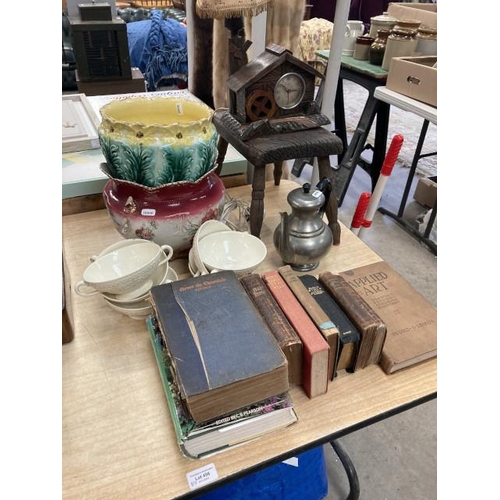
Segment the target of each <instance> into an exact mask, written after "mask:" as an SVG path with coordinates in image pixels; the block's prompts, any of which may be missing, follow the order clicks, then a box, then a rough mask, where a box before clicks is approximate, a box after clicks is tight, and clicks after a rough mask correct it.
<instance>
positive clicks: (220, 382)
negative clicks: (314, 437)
mask: <svg viewBox="0 0 500 500" xmlns="http://www.w3.org/2000/svg"><path fill="white" fill-rule="evenodd" d="M150 301H151V304H152V309H153V315H152V316H151V317H150V318H148V321H147V324H148V328H149V330H150V335H151V341H152V345H153V349H154V351H155V355H156V359H157V363H158V368H159V371H160V375H161V377H162V381H163V385H164V390H165V394H166V396H167V402H168V404H169V407H170V412H171V415H172V419H173V422H174V427H175V430H176V433H177V438H178V443H179V446H180V448H181V450H182V451H183V453H184V454H186V455H187V456H190V457H193V458H198V457H201V456H206V455H207V454H211V453H214V452H216V451H220V450H222V449H225V448H228V447H232V446H236V445H239V444H242V443H244V442H248V441H249V440H253V439H255V438H257V437H259V436H261V435H263V434H267V433H269V432H271V431H274V430H277V429H280V428H283V427H286V426H288V425H290V424H292V423H294V422H295V421H297V415H296V413H295V410H294V408H293V404H292V402H291V400H290V398H289V395H288V389H289V374H288V361H287V359H286V357H285V355H284V353H283V351H282V350H281V349H280V347H279V345H278V343H277V341H276V340H275V338H274V336H273V334H272V333H271V331H270V330H269V328H268V326H267V324H266V322H265V321H264V320H263V318H262V316H261V315H260V313H259V312H258V311H257V309H256V308H255V306H254V304H253V302H252V301H251V299H250V298H249V296H248V295H247V293H246V291H245V289H244V288H243V286H242V284H241V283H240V281H239V280H238V277H237V276H236V274H235V273H234V272H233V271H223V272H220V273H216V274H212V275H205V276H199V277H196V278H189V279H185V280H181V281H176V282H172V283H166V284H163V285H158V286H155V287H153V288H152V289H151V292H150Z"/></svg>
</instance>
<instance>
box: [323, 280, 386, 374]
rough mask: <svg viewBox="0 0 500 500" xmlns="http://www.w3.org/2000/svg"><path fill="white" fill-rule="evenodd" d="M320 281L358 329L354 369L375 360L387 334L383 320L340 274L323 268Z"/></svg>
mask: <svg viewBox="0 0 500 500" xmlns="http://www.w3.org/2000/svg"><path fill="white" fill-rule="evenodd" d="M319 281H320V283H321V284H322V285H323V286H324V287H325V289H326V290H327V291H328V292H329V293H330V294H331V295H332V296H333V298H334V299H335V300H336V301H337V302H338V303H339V304H340V306H341V307H342V309H343V310H344V312H345V313H346V314H347V315H348V316H349V318H350V319H351V321H352V322H353V323H354V324H355V325H356V326H357V328H358V330H359V332H360V333H361V341H360V346H359V351H358V355H357V358H356V362H355V364H354V371H357V370H360V369H362V368H366V367H367V366H368V365H371V364H377V363H378V362H379V360H380V356H381V353H382V348H383V346H384V341H385V337H386V334H387V326H386V325H385V323H384V322H383V321H382V320H381V319H380V317H379V316H378V315H377V313H376V312H375V311H374V310H373V309H372V308H371V307H370V305H369V304H368V303H367V302H366V301H365V300H364V299H363V298H362V297H361V296H360V295H359V294H358V293H357V292H356V291H355V290H353V288H352V287H351V286H350V285H349V283H347V281H345V280H344V279H343V278H342V276H339V275H338V274H333V273H331V272H330V271H325V272H323V273H321V274H320V275H319Z"/></svg>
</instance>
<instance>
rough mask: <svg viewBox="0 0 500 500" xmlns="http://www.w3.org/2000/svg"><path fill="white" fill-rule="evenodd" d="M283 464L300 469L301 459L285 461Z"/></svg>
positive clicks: (295, 458) (293, 458) (294, 458)
mask: <svg viewBox="0 0 500 500" xmlns="http://www.w3.org/2000/svg"><path fill="white" fill-rule="evenodd" d="M283 463H284V464H287V465H292V466H293V467H298V466H299V458H298V457H292V458H288V459H287V460H283Z"/></svg>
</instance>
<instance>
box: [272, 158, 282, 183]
mask: <svg viewBox="0 0 500 500" xmlns="http://www.w3.org/2000/svg"><path fill="white" fill-rule="evenodd" d="M282 175H283V160H279V161H275V162H274V185H275V186H279V185H280V181H281V176H282Z"/></svg>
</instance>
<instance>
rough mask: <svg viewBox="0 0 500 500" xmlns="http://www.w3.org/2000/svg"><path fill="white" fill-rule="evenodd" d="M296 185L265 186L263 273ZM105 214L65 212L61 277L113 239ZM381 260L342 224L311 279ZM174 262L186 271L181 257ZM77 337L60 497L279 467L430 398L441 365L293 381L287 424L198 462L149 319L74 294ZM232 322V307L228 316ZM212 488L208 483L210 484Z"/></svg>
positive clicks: (168, 491) (68, 347)
mask: <svg viewBox="0 0 500 500" xmlns="http://www.w3.org/2000/svg"><path fill="white" fill-rule="evenodd" d="M296 187H297V184H296V183H295V182H293V181H288V180H282V181H281V184H280V185H279V186H275V185H274V183H273V182H269V183H268V185H267V186H266V191H265V196H266V197H265V202H266V206H265V210H266V216H265V219H264V223H263V226H262V232H261V239H262V240H263V241H264V242H265V243H266V246H267V249H268V255H267V258H266V259H265V261H264V262H263V264H262V265H261V266H260V267H259V268H258V269H257V270H256V272H258V273H262V272H265V271H267V270H270V269H277V268H278V267H280V266H281V265H283V263H282V261H281V259H280V257H279V256H278V254H277V253H276V251H275V250H274V246H273V243H272V234H273V231H274V229H275V227H276V226H277V225H278V224H279V222H280V215H279V212H280V211H289V210H288V208H289V206H288V203H287V201H286V195H287V193H288V192H289V191H290V190H291V189H294V188H296ZM228 191H229V194H230V195H231V197H233V198H235V199H241V200H246V201H249V200H250V199H251V186H249V185H245V186H241V187H236V188H231V189H229V190H228ZM120 239H121V236H120V235H119V234H118V232H117V231H116V230H115V228H114V226H113V224H112V222H111V219H110V217H109V215H108V213H107V211H106V210H97V211H94V212H87V213H81V214H75V215H68V216H65V217H63V252H64V258H65V261H66V264H67V269H66V271H67V274H66V276H67V278H68V279H69V280H70V284H71V285H74V284H75V283H76V282H78V281H79V280H81V277H82V273H83V270H84V269H85V268H86V267H87V265H88V264H89V262H90V261H89V257H90V256H91V255H93V254H96V253H98V252H100V251H101V250H102V249H103V248H104V247H106V246H108V245H110V244H111V243H114V242H116V241H119V240H120ZM379 260H381V259H380V257H379V256H378V255H377V254H376V253H374V252H373V251H372V250H370V248H369V247H367V246H366V245H365V244H364V243H363V242H362V241H361V240H360V239H359V238H357V237H356V236H355V235H354V234H353V233H352V232H351V231H349V230H348V229H347V228H346V227H345V226H342V236H341V243H340V245H338V246H333V247H332V248H331V250H330V252H329V253H328V254H327V256H326V257H324V258H323V260H322V261H321V262H320V265H319V267H318V268H317V269H315V270H314V271H313V272H312V274H314V275H316V276H317V275H318V274H319V273H320V272H323V271H326V270H329V271H332V272H334V273H335V272H340V271H343V270H346V269H349V268H353V267H358V266H362V265H365V264H369V263H371V262H375V261H379ZM172 267H173V268H174V269H175V270H176V271H177V273H178V275H179V277H180V278H184V277H187V276H189V273H188V271H187V262H186V261H185V260H184V259H178V260H175V261H173V262H172ZM68 307H69V309H70V311H71V314H72V315H73V317H74V327H75V337H74V340H73V341H72V342H70V343H68V344H64V345H63V346H62V464H63V466H62V496H63V498H64V499H65V500H69V499H82V498H92V499H93V500H96V499H106V500H109V499H115V498H116V499H120V500H123V499H129V498H130V499H132V498H133V499H136V498H147V499H149V500H151V499H156V498H158V499H163V500H164V499H168V498H181V497H184V498H188V497H190V496H194V495H195V494H199V493H200V492H201V490H196V491H194V492H193V491H192V490H190V488H189V485H188V480H187V475H189V474H190V473H192V472H193V471H194V470H196V469H198V468H200V467H202V466H206V465H208V464H213V468H214V469H215V470H216V472H217V475H218V478H219V481H224V480H227V479H231V478H237V477H239V476H241V475H242V474H244V473H247V472H251V471H252V470H256V469H257V468H259V467H262V465H268V464H272V463H276V462H277V461H280V460H283V459H285V458H289V457H291V456H294V454H296V453H298V452H300V451H304V450H305V449H309V448H311V447H313V446H317V445H320V444H323V443H325V442H327V441H329V440H331V439H333V438H334V437H339V436H340V435H343V434H346V433H348V432H349V431H351V430H355V429H357V428H360V427H362V426H364V425H368V424H369V423H371V422H374V421H377V420H379V419H381V418H384V417H386V416H389V415H391V414H393V413H396V412H398V411H402V410H404V409H406V408H408V407H411V406H412V405H415V404H418V403H421V402H424V401H426V400H428V399H430V398H432V397H434V396H435V394H436V390H437V370H436V368H437V360H435V359H434V360H431V361H427V362H425V363H423V364H420V365H418V366H415V367H412V368H409V369H407V370H402V371H401V372H398V373H395V374H392V375H390V376H388V375H385V373H384V372H383V371H382V370H381V369H380V368H379V367H378V366H375V365H373V366H369V367H368V368H365V369H364V370H361V371H359V372H357V373H355V374H347V373H343V374H340V375H339V376H338V377H337V378H336V379H335V380H334V381H333V382H329V388H328V393H327V394H325V395H322V396H319V397H316V398H314V399H308V398H307V396H306V395H305V393H304V392H303V390H302V389H301V388H300V387H292V389H291V391H290V394H291V396H292V399H293V401H294V404H295V408H296V412H297V415H298V418H299V421H298V422H297V423H296V424H293V425H292V426H290V427H289V428H287V429H285V430H280V431H277V432H276V433H273V434H272V435H271V436H269V437H264V438H261V439H258V440H256V441H254V442H251V443H247V444H245V445H243V446H241V447H237V448H234V449H232V450H231V449H230V450H226V451H224V452H221V453H218V454H216V455H213V456H212V457H208V458H205V459H200V460H193V459H188V458H185V457H184V456H183V455H182V454H181V452H180V451H179V448H178V446H177V443H176V437H175V432H174V428H173V425H172V422H171V420H170V414H169V410H168V406H167V402H166V399H165V395H164V392H163V386H162V383H161V379H160V376H159V373H158V368H157V366H156V362H155V358H154V353H153V350H152V347H151V344H150V340H149V336H148V331H147V327H146V324H145V322H144V321H142V320H134V319H130V318H128V317H127V316H124V315H122V314H120V313H118V312H115V311H114V310H112V309H110V308H108V307H107V306H106V304H105V303H104V301H103V300H102V298H101V297H99V296H91V297H80V296H77V295H76V294H74V293H70V294H69V297H68ZM235 315H236V317H237V312H236V311H235ZM214 484H215V483H213V484H212V485H209V487H211V486H213V485H214Z"/></svg>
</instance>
